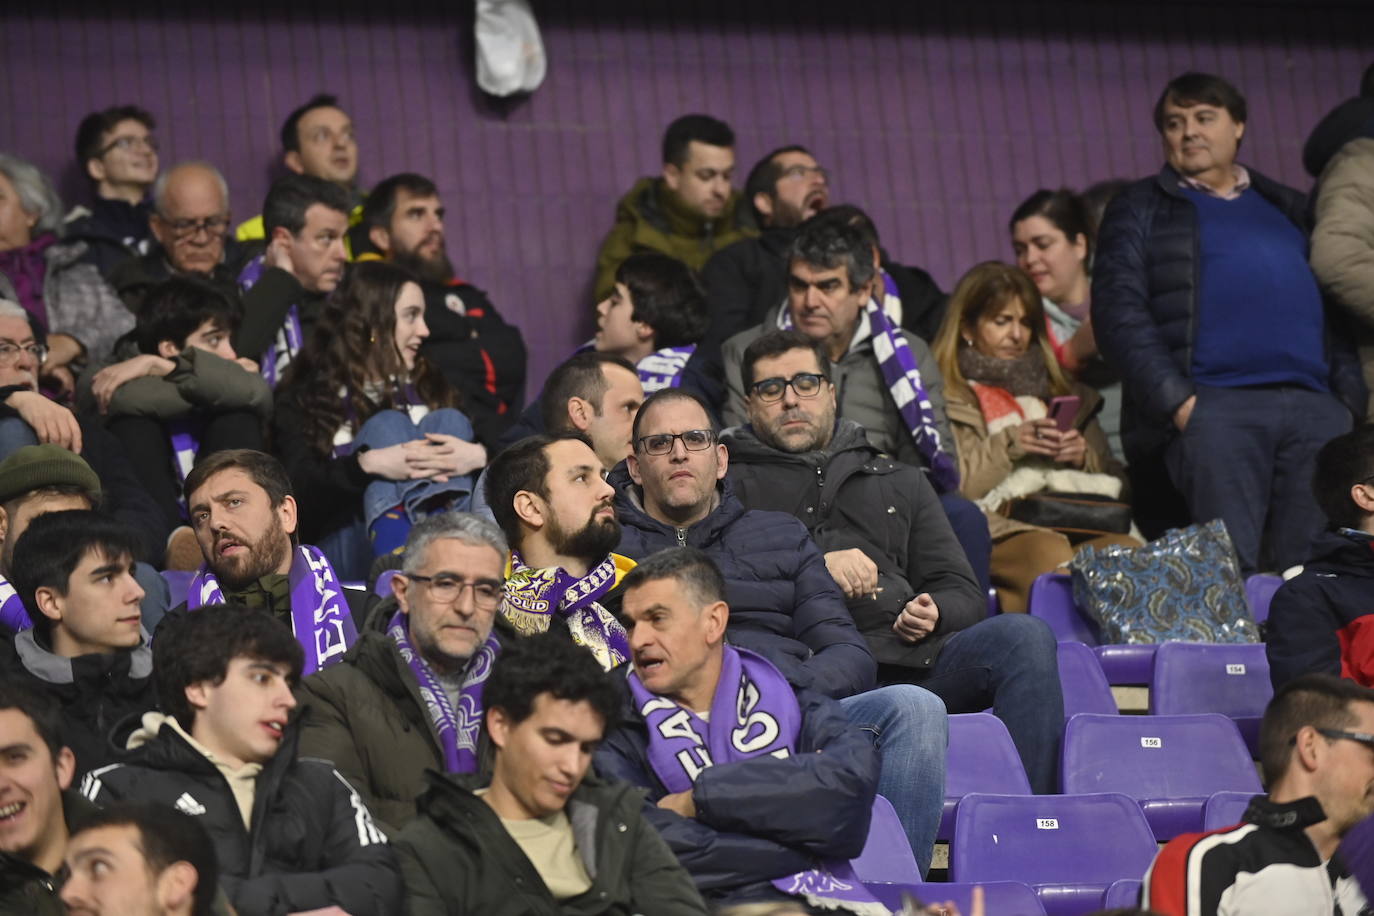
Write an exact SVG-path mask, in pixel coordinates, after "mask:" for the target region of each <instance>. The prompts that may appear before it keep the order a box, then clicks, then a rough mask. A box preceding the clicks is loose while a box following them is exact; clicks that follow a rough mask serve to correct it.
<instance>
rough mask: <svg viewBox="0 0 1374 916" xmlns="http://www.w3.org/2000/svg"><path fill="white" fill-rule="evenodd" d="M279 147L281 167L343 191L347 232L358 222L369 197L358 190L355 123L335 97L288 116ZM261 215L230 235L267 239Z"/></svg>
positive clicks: (268, 231)
mask: <svg viewBox="0 0 1374 916" xmlns="http://www.w3.org/2000/svg"><path fill="white" fill-rule="evenodd" d="M281 148H282V164H283V165H285V166H286V168H287V169H289V170H290V171H291V172H292V173H294V174H296V175H307V176H310V177H312V178H319V179H322V180H324V181H327V182H330V183H331V184H334V185H337V186H338V188H339V189H340V190H342V191H343V192H344V194H345V199H346V201H347V207H346V208H345V211H344V212H345V213H346V215H347V217H348V226H349V227H350V228H351V227H353V226H357V225H358V224H359V223H360V222H361V220H362V217H363V201H364V200H365V199H366V196H367V195H365V194H363V192H362V191H361V190H359V188H358V139H357V135H356V133H355V132H354V129H353V119H352V118H350V117H349V116H348V113H347V112H346V111H344V110H343V109H342V108H340V107H339V100H338V99H337V98H336V97H335V96H332V95H326V94H325V93H320V94H318V95H315V96H312V97H311V98H310V100H309V101H308V102H306V103H305V104H304V105H302V106H301V107H299V108H297V109H295V110H294V111H292V112H291V113H290V114H289V115H287V116H286V121H285V122H284V123H283V124H282V126H281ZM265 209H266V208H264V210H265ZM265 216H266V214H265V213H262V214H259V215H258V216H255V217H253V218H252V219H250V220H247V221H245V222H243V223H240V224H239V226H238V228H237V229H235V230H234V236H235V237H236V238H237V239H238V240H239V241H240V242H254V241H258V240H264V239H270V238H271V236H272V230H271V229H270V228H269V227H267V226H266V224H265V222H264V217H265ZM350 235H352V233H350ZM351 254H352V252H350V256H351Z"/></svg>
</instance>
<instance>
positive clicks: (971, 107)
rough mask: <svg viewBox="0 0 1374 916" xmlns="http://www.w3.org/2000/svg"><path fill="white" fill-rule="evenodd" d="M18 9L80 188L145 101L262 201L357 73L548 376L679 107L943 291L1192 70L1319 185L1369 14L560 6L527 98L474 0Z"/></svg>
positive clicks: (8, 40) (14, 48) (17, 129)
mask: <svg viewBox="0 0 1374 916" xmlns="http://www.w3.org/2000/svg"><path fill="white" fill-rule="evenodd" d="M7 6H8V8H7V10H6V11H5V12H3V13H0V36H3V47H4V53H3V55H0V104H3V105H4V111H5V117H4V118H3V119H0V149H5V150H11V151H14V152H18V153H20V154H22V155H25V156H27V157H30V158H32V159H34V160H36V161H37V162H38V163H39V164H40V165H41V166H42V167H44V168H45V169H48V170H49V171H50V172H52V173H53V174H56V175H58V176H59V177H60V180H61V186H62V188H63V192H64V197H65V198H66V199H67V200H72V199H74V198H76V197H79V196H80V194H81V193H83V191H84V189H83V188H82V186H81V183H80V181H79V179H78V178H77V176H76V174H75V171H74V167H73V165H72V163H71V158H72V152H71V142H72V135H73V132H74V130H75V127H76V124H77V122H78V120H79V119H80V118H81V116H82V115H84V114H85V113H87V112H88V111H90V110H93V109H95V108H98V107H103V106H106V105H110V104H115V103H124V102H128V101H136V102H138V103H139V104H142V105H144V106H146V107H148V108H149V109H151V110H152V111H153V112H155V113H156V115H157V116H158V118H159V119H160V121H161V127H160V128H159V135H160V136H161V138H162V141H163V151H164V152H163V156H164V162H165V163H170V162H173V161H176V160H180V159H186V158H192V157H195V158H206V159H209V160H211V161H213V162H215V163H217V164H218V165H220V167H221V168H222V169H223V170H224V172H225V174H226V175H227V176H228V179H229V183H230V187H231V190H232V195H233V206H234V213H235V215H236V216H238V217H246V216H249V215H251V214H253V213H256V212H258V210H259V208H260V202H261V198H262V194H263V192H264V191H265V189H266V184H267V182H268V180H269V178H270V175H271V170H272V168H274V162H275V160H276V158H277V156H278V150H277V131H278V129H279V125H280V123H281V120H282V118H283V117H284V116H285V114H286V113H287V112H288V111H289V110H290V109H291V108H293V107H294V106H296V105H297V104H299V103H300V102H301V101H303V100H304V99H305V98H307V97H308V96H309V95H311V94H312V93H314V92H317V91H326V90H327V91H330V92H334V93H337V94H338V95H339V96H340V97H341V98H342V100H343V102H344V104H345V106H346V107H347V108H348V109H349V111H350V112H351V113H352V115H353V117H354V119H355V121H356V123H357V125H358V128H359V131H360V142H361V156H362V178H363V180H364V182H365V183H366V182H375V181H376V180H378V179H380V178H382V177H384V176H385V175H387V174H389V173H392V172H395V171H400V170H402V169H409V170H415V171H419V172H424V173H428V174H430V175H432V176H434V178H435V179H436V180H437V181H438V182H439V185H440V187H441V189H442V191H443V194H444V197H445V201H446V203H447V205H448V208H449V213H450V214H451V219H450V222H449V227H448V233H449V252H450V255H451V256H452V258H453V260H454V262H455V264H457V265H459V269H460V271H461V273H462V274H463V276H465V277H466V278H468V279H469V280H470V281H471V282H473V283H476V284H477V285H479V286H482V287H485V288H486V289H487V290H488V291H489V292H490V293H491V295H492V297H493V300H494V301H495V302H496V303H497V305H498V306H499V307H500V308H501V309H502V310H503V311H504V312H505V314H506V315H507V316H508V317H509V318H510V319H512V320H514V321H517V322H519V323H520V324H521V325H522V326H523V328H524V331H525V335H526V339H527V341H528V343H529V345H530V352H531V360H532V362H531V370H532V371H531V375H532V378H531V381H532V382H533V383H535V384H537V383H538V382H539V380H541V379H542V378H543V376H544V374H545V373H546V372H547V369H548V368H549V367H550V366H551V365H552V364H553V363H555V362H556V361H557V360H558V359H560V358H561V357H562V356H564V355H565V354H566V353H567V352H568V351H569V350H570V349H571V347H572V345H573V344H574V343H575V342H577V341H578V340H579V339H580V338H582V337H584V336H585V334H586V333H587V330H588V327H589V322H588V318H587V316H588V314H589V307H590V305H591V303H590V302H589V301H588V289H589V285H590V275H591V268H592V264H593V261H594V258H595V253H596V247H597V245H598V243H599V242H600V239H601V236H602V234H603V233H604V232H605V231H606V229H607V228H608V226H609V223H610V219H611V215H612V212H613V207H614V203H615V201H616V199H617V198H618V197H619V195H620V194H621V193H623V191H624V190H625V189H626V188H627V187H628V186H629V185H630V183H631V182H632V181H633V180H634V179H635V178H636V177H637V176H639V175H641V174H647V173H649V172H653V171H656V170H657V167H658V163H657V159H658V147H659V138H660V134H661V131H662V129H663V126H664V125H665V124H666V123H667V122H668V121H669V120H671V119H672V118H673V117H675V116H676V115H678V114H681V113H683V112H686V111H689V110H703V111H709V112H712V113H714V114H716V115H718V116H720V117H723V118H725V119H726V120H728V121H729V122H730V123H731V124H732V125H734V127H735V129H736V132H737V134H738V136H739V145H738V156H739V162H740V169H739V171H740V174H741V180H742V176H743V173H744V172H746V171H747V170H748V167H749V165H750V164H751V163H752V162H753V161H754V160H755V158H757V157H758V156H759V155H760V154H762V153H763V152H765V151H766V150H767V149H769V148H771V147H773V146H776V145H779V144H780V143H783V142H802V143H805V144H807V145H808V146H810V147H811V149H812V150H813V151H814V152H815V153H816V155H817V156H818V158H820V160H821V161H822V162H823V163H824V164H826V165H828V166H829V167H830V168H831V169H832V171H833V172H834V175H835V179H834V181H835V185H836V191H837V193H836V194H835V198H834V199H836V200H843V201H852V202H855V203H859V204H861V205H863V206H865V207H866V208H868V210H869V211H870V213H871V214H872V215H873V217H874V218H875V220H876V221H877V223H878V226H879V228H880V230H881V231H882V233H883V239H884V242H885V243H886V245H887V247H888V248H889V249H890V250H891V251H892V252H893V253H894V254H895V255H896V256H897V257H898V258H899V259H901V260H903V261H906V262H908V263H914V264H920V265H924V266H926V267H927V268H928V269H929V270H930V271H931V272H932V273H933V274H934V275H935V277H936V279H937V280H939V281H940V282H941V283H942V284H943V285H945V286H946V287H948V286H949V285H951V284H952V283H953V282H954V281H955V280H956V279H957V278H958V276H959V274H960V273H961V272H962V271H963V270H964V269H966V268H967V267H969V266H970V265H972V264H973V263H975V262H976V261H979V260H983V259H987V258H1008V257H1009V255H1010V251H1009V245H1008V243H1007V241H1006V233H1005V224H1006V219H1007V216H1008V214H1009V213H1010V211H1011V209H1012V208H1013V207H1014V206H1015V205H1016V203H1018V202H1019V201H1020V200H1021V199H1022V198H1023V197H1025V196H1026V195H1027V194H1029V193H1030V192H1031V191H1033V190H1035V189H1036V188H1037V187H1040V186H1051V187H1053V186H1057V185H1060V184H1067V185H1070V186H1075V187H1082V186H1085V185H1087V184H1089V183H1092V182H1094V181H1097V180H1099V179H1103V178H1108V177H1113V176H1130V177H1135V176H1140V175H1143V174H1146V173H1148V172H1151V171H1153V170H1155V169H1156V168H1157V167H1158V164H1159V161H1160V152H1159V148H1158V140H1157V138H1156V136H1155V134H1154V131H1153V128H1152V125H1151V123H1150V116H1149V112H1150V108H1151V105H1152V104H1153V102H1154V98H1155V96H1156V95H1157V94H1158V91H1159V88H1160V87H1161V86H1162V84H1163V83H1164V82H1165V81H1166V80H1167V79H1168V78H1169V77H1171V76H1173V75H1175V74H1177V73H1179V72H1181V71H1183V70H1186V69H1190V68H1199V69H1207V70H1212V71H1215V72H1218V73H1221V74H1223V75H1226V76H1227V77H1229V78H1231V79H1232V80H1233V81H1235V82H1236V83H1238V84H1239V85H1240V87H1241V88H1242V90H1243V91H1245V92H1246V93H1247V94H1248V96H1249V99H1250V112H1251V117H1250V124H1249V131H1248V133H1247V135H1246V141H1245V149H1244V152H1245V159H1246V161H1248V162H1249V163H1250V164H1252V165H1254V166H1256V167H1258V168H1259V169H1261V170H1263V171H1266V172H1268V173H1270V174H1272V175H1274V176H1276V177H1278V178H1280V179H1282V180H1284V181H1287V182H1289V183H1291V184H1295V185H1299V186H1302V187H1306V186H1307V185H1308V180H1307V178H1306V176H1305V175H1304V174H1303V172H1302V168H1301V164H1300V152H1301V148H1302V143H1303V140H1304V138H1305V137H1306V135H1307V133H1308V131H1309V130H1310V129H1311V127H1312V126H1313V124H1315V123H1316V121H1317V119H1318V118H1319V117H1320V116H1321V115H1322V114H1323V113H1325V112H1326V111H1327V110H1329V109H1330V108H1331V107H1332V106H1333V105H1335V104H1336V103H1337V102H1339V101H1341V100H1342V99H1344V98H1346V97H1347V96H1350V95H1353V94H1354V92H1355V89H1356V87H1357V85H1358V81H1359V77H1360V73H1361V71H1362V69H1363V67H1364V66H1365V65H1366V64H1367V63H1368V62H1369V60H1370V58H1371V55H1370V53H1369V52H1370V48H1369V45H1368V37H1369V36H1370V35H1371V34H1374V28H1372V27H1374V12H1371V11H1369V9H1368V7H1366V6H1364V5H1362V4H1352V3H1317V4H1313V3H1307V4H1301V5H1300V4H1298V3H1291V4H1288V3H1277V2H1268V3H1259V4H1244V3H1237V2H1211V3H1208V2H1195V3H1172V4H1167V3H1166V4H1160V3H1157V2H1156V3H1137V2H1105V3H1104V2H1094V3H1082V2H1077V3H1052V2H1042V0H1023V2H1018V3H1003V2H995V3H994V2H980V0H962V2H951V0H923V2H920V3H917V2H893V3H871V2H856V0H849V2H844V0H839V2H833V0H832V2H831V3H829V4H824V5H823V4H820V3H816V2H813V0H796V2H791V3H784V2H776V0H773V2H749V0H742V2H741V0H736V2H733V3H727V2H710V0H677V2H675V3H672V4H661V5H660V4H650V3H643V2H628V0H625V2H621V0H594V2H584V0H576V2H566V3H537V4H536V11H537V14H538V16H539V19H540V22H541V26H542V28H543V36H544V41H545V45H546V49H547V53H548V59H549V72H548V78H547V80H546V82H545V84H544V86H543V87H542V88H541V89H540V90H539V91H538V92H536V93H535V94H534V95H533V96H532V97H531V98H529V99H527V100H523V101H520V102H515V103H510V102H493V101H490V100H487V99H485V98H484V97H482V95H481V94H480V93H479V92H478V91H477V90H476V88H475V84H474V80H473V63H472V50H471V8H470V6H468V5H467V4H460V3H449V4H445V3H440V2H428V0H400V2H384V3H378V2H374V3H372V4H370V5H368V6H361V5H359V6H355V7H349V6H348V5H343V6H341V5H340V4H339V3H338V2H329V3H325V2H317V0H294V2H292V3H289V4H282V5H278V4H275V3H270V4H269V3H266V2H261V0H258V2H244V3H237V2H231V3H217V4H215V3H195V4H191V3H186V2H182V0H164V2H161V3H154V4H146V5H145V8H151V9H152V10H153V11H154V12H155V13H156V15H153V14H151V13H150V14H146V15H144V16H141V17H138V18H134V17H133V16H131V15H130V14H125V13H118V14H115V13H110V12H109V11H108V7H106V6H100V7H96V6H89V7H86V6H82V5H77V6H76V7H75V8H73V7H71V6H70V5H68V4H62V5H61V12H60V13H59V12H56V11H55V10H56V9H57V8H58V7H57V4H52V5H50V6H48V7H43V6H40V5H38V4H25V5H24V6H25V7H26V8H27V9H25V10H22V11H21V10H19V9H17V7H18V4H13V5H7ZM212 6H213V7H218V8H219V9H220V10H221V12H218V13H212V12H206V11H205V10H206V9H207V8H208V7H212ZM645 7H651V9H644V8H645ZM822 10H831V11H843V12H844V13H845V15H846V18H845V20H844V21H839V17H838V16H836V15H834V14H833V13H830V14H824V15H823V13H822ZM1362 45H1363V48H1362V47H1361V46H1362Z"/></svg>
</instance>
